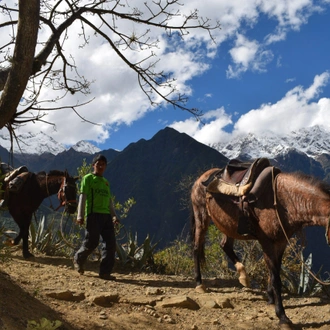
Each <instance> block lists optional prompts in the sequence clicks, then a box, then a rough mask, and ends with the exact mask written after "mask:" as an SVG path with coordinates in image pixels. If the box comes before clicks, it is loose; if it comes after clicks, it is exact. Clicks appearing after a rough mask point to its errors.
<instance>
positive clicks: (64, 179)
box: [46, 174, 76, 211]
mask: <svg viewBox="0 0 330 330" xmlns="http://www.w3.org/2000/svg"><path fill="white" fill-rule="evenodd" d="M67 185H68V184H67V182H66V177H65V176H63V184H61V186H60V188H59V190H58V192H57V198H58V199H59V200H60V205H59V206H58V207H57V208H56V209H54V206H53V203H52V200H51V198H50V196H51V194H50V192H49V189H48V174H46V190H47V195H48V199H49V202H50V206H49V207H50V208H51V209H52V210H54V211H58V210H59V209H60V208H61V207H62V206H66V204H69V205H70V204H73V203H76V200H68V199H67V198H66V194H65V187H66V186H67ZM62 192H63V193H64V200H62V199H61V193H62Z"/></svg>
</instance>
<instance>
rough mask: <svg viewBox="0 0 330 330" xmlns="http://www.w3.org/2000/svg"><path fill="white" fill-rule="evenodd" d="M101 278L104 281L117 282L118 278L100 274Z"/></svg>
mask: <svg viewBox="0 0 330 330" xmlns="http://www.w3.org/2000/svg"><path fill="white" fill-rule="evenodd" d="M99 278H101V279H102V280H107V281H115V280H116V277H115V276H113V275H110V274H100V275H99Z"/></svg>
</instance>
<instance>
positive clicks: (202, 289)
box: [195, 284, 206, 293]
mask: <svg viewBox="0 0 330 330" xmlns="http://www.w3.org/2000/svg"><path fill="white" fill-rule="evenodd" d="M195 291H196V292H198V293H206V287H205V285H204V284H201V285H198V286H196V288H195Z"/></svg>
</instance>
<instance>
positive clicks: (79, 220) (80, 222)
mask: <svg viewBox="0 0 330 330" xmlns="http://www.w3.org/2000/svg"><path fill="white" fill-rule="evenodd" d="M76 223H77V224H78V225H79V226H82V225H83V224H84V219H83V218H82V219H77V220H76Z"/></svg>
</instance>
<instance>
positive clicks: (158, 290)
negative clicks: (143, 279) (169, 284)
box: [146, 287, 164, 296]
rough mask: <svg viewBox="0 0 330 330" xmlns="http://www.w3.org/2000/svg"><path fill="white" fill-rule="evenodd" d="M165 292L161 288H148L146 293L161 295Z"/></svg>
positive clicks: (148, 294)
mask: <svg viewBox="0 0 330 330" xmlns="http://www.w3.org/2000/svg"><path fill="white" fill-rule="evenodd" d="M161 294H164V290H161V289H159V288H151V287H149V288H147V290H146V295H147V296H151V295H161Z"/></svg>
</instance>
